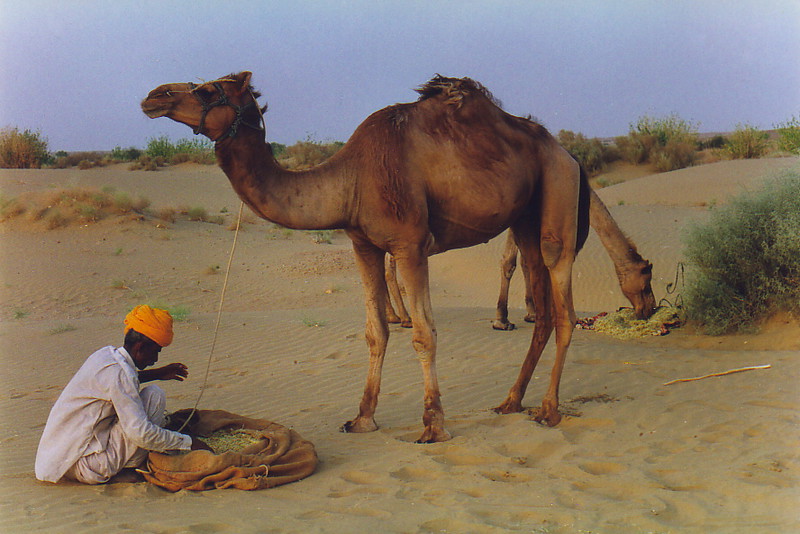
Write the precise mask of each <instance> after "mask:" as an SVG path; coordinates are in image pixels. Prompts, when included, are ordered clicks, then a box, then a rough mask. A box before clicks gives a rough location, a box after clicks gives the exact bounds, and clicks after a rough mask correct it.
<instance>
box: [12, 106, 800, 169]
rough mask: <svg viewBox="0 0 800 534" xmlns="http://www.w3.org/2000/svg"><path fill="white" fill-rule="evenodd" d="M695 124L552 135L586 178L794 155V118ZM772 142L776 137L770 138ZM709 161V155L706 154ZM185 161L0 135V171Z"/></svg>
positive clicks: (191, 147)
mask: <svg viewBox="0 0 800 534" xmlns="http://www.w3.org/2000/svg"><path fill="white" fill-rule="evenodd" d="M697 130H698V126H697V125H696V124H695V123H692V122H691V121H687V120H685V119H682V118H681V117H679V116H677V115H675V114H672V115H667V116H666V117H651V116H648V115H643V116H642V117H640V118H639V119H638V120H637V121H636V122H635V123H633V124H631V125H630V130H629V132H628V134H627V135H624V136H619V137H615V138H614V140H613V143H612V142H611V141H610V140H606V141H601V140H600V139H596V138H587V137H586V136H584V135H583V134H582V133H576V132H572V131H570V130H561V131H560V132H558V135H557V137H558V140H559V142H560V143H561V144H562V146H564V148H566V149H567V151H569V152H570V153H571V154H572V155H573V157H575V159H577V160H578V161H579V162H580V163H581V165H583V167H584V168H585V169H586V170H587V172H588V173H589V174H590V175H596V174H599V173H602V172H603V171H604V170H606V167H607V166H608V165H609V164H610V163H613V162H614V161H616V160H619V159H622V160H624V161H627V162H630V163H633V164H645V163H646V164H650V165H653V167H654V168H655V170H657V171H659V172H664V171H671V170H676V169H680V168H683V167H688V166H690V165H693V164H695V163H697V162H699V161H704V162H707V161H715V160H719V159H731V158H758V157H763V156H767V155H770V154H771V153H774V152H778V153H784V154H786V153H789V154H796V155H800V119H798V118H797V117H794V116H793V117H791V118H790V119H789V120H787V121H785V122H783V123H780V124H778V125H776V126H775V132H774V133H775V135H773V137H772V138H771V137H770V135H769V134H768V132H765V131H763V130H758V129H757V128H755V127H753V126H750V125H747V124H740V125H737V127H736V130H735V131H734V132H732V133H731V134H729V135H728V137H725V136H722V135H719V134H718V135H715V136H713V137H711V138H706V139H700V136H699V135H698V133H697ZM775 138H777V139H775ZM270 146H271V147H272V152H273V155H274V156H275V158H276V159H277V160H278V162H279V163H280V164H281V165H283V166H284V167H286V168H289V169H293V170H302V169H308V168H310V167H313V166H315V165H319V164H320V163H322V162H324V161H325V160H327V159H328V158H330V157H331V156H333V155H334V154H335V153H336V152H338V151H339V150H340V149H341V148H342V147H343V146H344V143H343V142H341V141H329V142H320V141H317V140H315V139H314V138H313V137H312V136H310V135H309V136H308V137H307V138H306V139H305V140H303V141H298V142H297V143H295V144H293V145H290V146H286V145H284V144H281V143H270ZM709 156H710V157H709ZM185 162H193V163H199V164H204V165H213V164H214V163H216V157H215V155H214V144H213V142H211V141H209V140H208V139H205V138H199V137H198V138H194V139H185V138H184V139H180V140H178V141H174V142H173V141H171V140H170V139H169V138H168V137H167V136H161V137H154V138H151V139H149V140H148V142H147V146H146V147H145V148H144V149H139V148H136V147H128V148H122V147H119V146H117V147H115V148H114V149H113V150H111V151H110V152H98V151H94V152H69V153H68V152H65V151H58V152H55V153H53V154H51V153H50V152H49V151H48V143H47V140H46V139H45V138H44V137H43V136H42V135H41V133H39V132H34V131H31V130H24V131H20V130H19V129H18V128H5V129H3V130H0V168H14V169H26V168H40V167H42V166H52V167H54V168H59V169H64V168H72V167H77V168H79V169H91V168H94V167H103V166H105V165H110V164H114V163H129V164H130V165H129V168H130V169H131V170H149V171H155V170H158V169H159V168H161V167H164V166H167V165H176V164H179V163H185Z"/></svg>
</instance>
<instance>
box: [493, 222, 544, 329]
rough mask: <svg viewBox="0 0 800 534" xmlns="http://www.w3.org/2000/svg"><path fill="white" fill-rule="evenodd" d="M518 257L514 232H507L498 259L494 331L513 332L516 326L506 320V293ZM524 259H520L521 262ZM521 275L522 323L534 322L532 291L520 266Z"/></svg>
mask: <svg viewBox="0 0 800 534" xmlns="http://www.w3.org/2000/svg"><path fill="white" fill-rule="evenodd" d="M518 255H519V248H518V247H517V242H516V240H515V238H514V232H513V231H512V230H509V231H508V236H507V237H506V244H505V248H504V249H503V256H502V257H501V258H500V294H499V295H498V297H497V311H496V313H495V319H494V322H493V323H492V328H494V329H495V330H506V331H507V330H514V329H515V328H516V325H515V324H514V323H512V322H510V321H509V320H508V293H509V289H510V287H511V278H512V277H513V276H514V271H515V270H516V268H517V256H518ZM524 261H525V259H524V258H522V262H524ZM522 274H523V276H524V278H525V309H526V314H525V317H524V319H523V320H524V321H525V322H528V323H534V322H536V311H535V308H534V306H535V305H534V301H533V291H532V290H531V285H530V282H529V278H530V276H529V274H528V269H526V268H525V266H524V265H523V266H522Z"/></svg>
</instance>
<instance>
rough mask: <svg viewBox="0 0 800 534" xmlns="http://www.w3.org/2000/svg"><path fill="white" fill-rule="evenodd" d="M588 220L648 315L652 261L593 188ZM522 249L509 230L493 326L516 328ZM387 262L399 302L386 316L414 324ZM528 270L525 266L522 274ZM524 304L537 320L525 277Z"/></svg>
mask: <svg viewBox="0 0 800 534" xmlns="http://www.w3.org/2000/svg"><path fill="white" fill-rule="evenodd" d="M589 224H590V225H591V227H592V228H593V229H594V230H595V231H596V232H597V234H598V235H599V236H600V242H601V243H603V246H604V247H605V248H606V251H607V252H608V255H609V257H610V258H611V260H612V261H613V262H614V269H615V270H616V272H617V278H618V280H619V285H620V288H621V289H622V293H623V294H624V295H625V297H626V298H627V299H628V301H629V302H630V303H631V304H632V305H633V308H634V310H635V312H636V317H637V318H638V319H647V318H649V317H650V316H651V315H652V314H653V311H654V310H655V308H656V300H655V295H654V294H653V289H652V287H651V283H650V282H651V280H652V278H653V273H652V271H653V265H652V264H651V263H650V262H648V261H647V260H645V259H643V258H642V257H641V256H640V255H639V253H638V252H637V251H636V245H634V243H633V241H631V240H630V238H628V237H627V236H626V235H625V234H624V233H623V232H622V230H621V229H620V227H619V226H618V225H617V221H615V220H614V218H613V217H612V216H611V214H610V213H609V212H608V209H607V208H606V206H605V204H604V203H603V201H602V200H600V197H598V196H597V194H596V193H595V192H594V191H592V193H591V204H590V209H589ZM518 255H519V249H518V248H517V244H516V242H515V241H514V234H513V232H511V231H509V232H508V237H507V238H506V243H505V247H504V249H503V255H502V258H501V259H500V295H499V296H498V298H497V314H496V317H495V320H494V322H492V328H494V329H495V330H514V328H516V326H515V325H514V323H511V322H509V320H508V290H509V287H510V285H511V278H512V277H513V275H514V271H515V270H516V268H517V256H518ZM389 260H390V261H389V262H388V263H387V264H386V265H387V267H386V283H387V284H388V286H389V292H390V294H391V300H392V302H394V304H395V305H396V306H397V311H395V309H394V308H393V307H392V304H391V303H390V302H389V301H388V300H387V306H386V317H387V318H388V320H389V322H390V323H400V325H401V326H403V327H405V328H410V327H411V318H410V317H409V316H408V312H407V311H406V308H405V306H404V303H403V298H402V296H401V292H400V287H399V283H398V281H397V273H396V272H395V271H394V267H393V266H394V259H393V258H392V257H391V256H389ZM526 272H527V271H526V270H524V269H523V274H524V273H526ZM525 287H526V291H525V306H526V308H527V314H526V315H525V321H527V322H530V323H532V322H534V320H535V319H534V317H535V311H534V309H533V298H532V296H531V295H530V291H529V287H530V285H529V284H528V283H527V280H526V284H525Z"/></svg>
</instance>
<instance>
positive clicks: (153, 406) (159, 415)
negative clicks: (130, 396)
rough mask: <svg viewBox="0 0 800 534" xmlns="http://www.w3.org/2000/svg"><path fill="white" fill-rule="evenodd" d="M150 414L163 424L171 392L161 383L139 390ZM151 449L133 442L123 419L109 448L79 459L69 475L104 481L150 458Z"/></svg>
mask: <svg viewBox="0 0 800 534" xmlns="http://www.w3.org/2000/svg"><path fill="white" fill-rule="evenodd" d="M139 396H140V397H141V398H142V404H144V409H145V412H147V418H148V419H149V420H150V421H151V422H152V423H154V424H156V425H158V426H161V427H163V426H164V423H165V415H164V414H165V411H164V410H165V409H166V407H167V394H166V393H165V392H164V390H163V389H161V388H160V387H159V386H157V385H155V384H149V385H147V386H145V387H143V388H142V389H141V391H139ZM147 453H148V451H147V450H145V449H142V448H140V447H138V446H136V445H135V444H134V443H131V442H130V441H129V440H128V439H127V437H126V436H125V434H124V433H123V432H122V425H120V424H119V422H117V423H115V424H114V425H113V426H112V427H111V433H110V434H109V438H108V446H107V447H106V449H105V450H103V451H100V452H95V453H92V454H88V455H86V456H84V457H82V458H81V459H80V460H78V461H77V462H76V463H75V465H74V466H72V468H70V470H69V471H67V473H66V475H65V476H66V477H67V478H71V479H73V480H77V481H78V482H83V483H84V484H103V483H105V482H108V481H109V480H110V479H111V477H113V476H114V475H116V474H117V473H119V472H120V471H122V469H124V468H126V467H139V466H141V465H142V464H143V463H144V461H145V460H146V459H147Z"/></svg>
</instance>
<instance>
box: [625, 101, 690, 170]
mask: <svg viewBox="0 0 800 534" xmlns="http://www.w3.org/2000/svg"><path fill="white" fill-rule="evenodd" d="M614 141H615V144H616V145H617V148H618V149H619V153H620V156H621V157H622V159H624V160H625V161H629V162H631V163H636V164H640V163H645V162H649V163H652V164H653V165H655V167H656V169H657V170H659V171H661V172H665V171H673V170H676V169H682V168H684V167H688V166H690V165H693V164H694V162H695V160H696V156H697V154H696V151H697V147H698V143H697V126H696V125H695V124H693V123H691V122H689V121H686V120H684V119H681V118H680V117H678V116H677V115H675V114H673V115H667V116H666V117H662V118H656V117H650V116H648V115H644V116H642V117H640V118H639V120H638V121H637V122H636V124H631V127H630V132H629V133H628V135H627V136H622V137H617V138H615V140H614Z"/></svg>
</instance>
